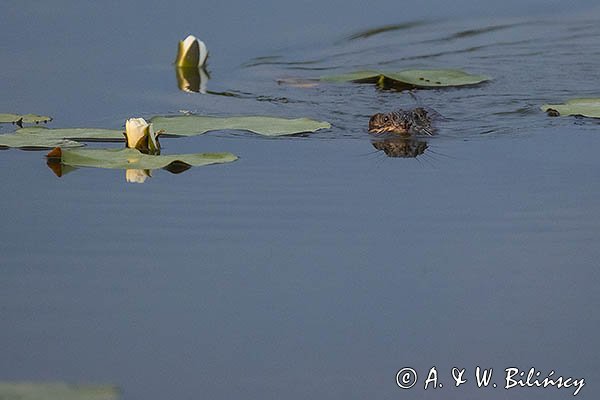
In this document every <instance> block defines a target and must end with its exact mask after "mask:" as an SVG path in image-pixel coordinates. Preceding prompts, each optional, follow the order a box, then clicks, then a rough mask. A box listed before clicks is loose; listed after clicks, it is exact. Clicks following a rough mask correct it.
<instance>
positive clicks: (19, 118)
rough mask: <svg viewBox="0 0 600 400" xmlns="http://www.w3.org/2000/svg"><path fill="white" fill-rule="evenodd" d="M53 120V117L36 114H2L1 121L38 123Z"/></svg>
mask: <svg viewBox="0 0 600 400" xmlns="http://www.w3.org/2000/svg"><path fill="white" fill-rule="evenodd" d="M49 121H52V117H47V116H45V115H36V114H22V115H21V114H0V123H5V124H10V123H12V124H38V123H40V122H49Z"/></svg>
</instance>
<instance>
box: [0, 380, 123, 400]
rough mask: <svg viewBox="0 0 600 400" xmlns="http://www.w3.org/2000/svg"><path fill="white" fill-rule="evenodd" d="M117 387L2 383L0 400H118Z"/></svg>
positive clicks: (57, 383)
mask: <svg viewBox="0 0 600 400" xmlns="http://www.w3.org/2000/svg"><path fill="white" fill-rule="evenodd" d="M118 398H119V389H118V388H117V387H115V386H95V385H67V384H65V383H60V382H56V383H34V382H0V399H3V400H4V399H6V400H117V399H118Z"/></svg>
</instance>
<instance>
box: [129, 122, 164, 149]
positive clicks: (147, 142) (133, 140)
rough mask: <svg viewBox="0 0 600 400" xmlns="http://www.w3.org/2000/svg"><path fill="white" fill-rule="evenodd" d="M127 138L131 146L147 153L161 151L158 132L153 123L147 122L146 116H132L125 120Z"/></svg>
mask: <svg viewBox="0 0 600 400" xmlns="http://www.w3.org/2000/svg"><path fill="white" fill-rule="evenodd" d="M125 138H126V140H127V147H129V148H132V149H138V150H139V151H141V152H142V153H147V154H159V153H160V143H159V142H158V134H157V133H155V132H154V127H153V126H152V124H149V123H147V122H146V120H145V119H144V118H130V119H128V120H127V121H126V122H125Z"/></svg>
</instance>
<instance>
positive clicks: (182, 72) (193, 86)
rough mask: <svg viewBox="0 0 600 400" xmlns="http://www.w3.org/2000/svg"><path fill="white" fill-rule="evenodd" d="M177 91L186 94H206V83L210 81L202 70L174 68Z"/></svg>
mask: <svg viewBox="0 0 600 400" xmlns="http://www.w3.org/2000/svg"><path fill="white" fill-rule="evenodd" d="M175 74H176V76H177V86H178V87H179V90H181V91H184V92H188V93H192V92H193V93H202V94H206V83H207V82H208V80H209V79H210V76H209V75H208V72H206V69H204V68H198V67H175Z"/></svg>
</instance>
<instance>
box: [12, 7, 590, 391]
mask: <svg viewBox="0 0 600 400" xmlns="http://www.w3.org/2000/svg"><path fill="white" fill-rule="evenodd" d="M504 4H505V3H503V5H504ZM5 8H6V12H4V13H3V16H2V17H1V18H2V21H0V22H1V23H0V26H1V28H0V31H1V32H2V38H3V41H4V42H3V43H2V44H1V45H0V53H1V54H2V59H3V72H2V75H3V79H2V80H1V81H0V92H1V93H2V95H1V96H0V111H7V112H10V111H14V112H36V113H44V114H50V115H52V116H54V118H55V119H54V121H53V122H52V125H51V126H54V127H76V126H95V127H106V128H116V129H118V128H120V127H122V125H123V123H124V120H125V119H126V118H128V117H131V116H144V117H149V116H152V115H156V114H171V113H178V112H179V111H180V110H188V111H192V112H197V113H202V114H216V115H240V114H242V115H243V114H265V115H276V116H289V117H292V116H307V117H311V118H315V119H319V120H327V121H330V122H331V123H332V125H333V128H332V129H331V130H327V131H321V132H317V133H315V134H311V135H306V136H301V137H294V138H283V139H264V138H260V137H258V136H253V135H251V134H246V133H240V132H236V133H232V132H218V133H210V134H206V135H203V136H199V137H193V138H185V139H183V138H182V139H177V140H175V139H171V140H166V139H165V140H164V141H163V145H164V147H165V151H166V152H169V153H176V152H191V151H231V152H233V153H235V154H237V155H239V156H240V160H239V161H237V162H235V163H233V164H229V165H220V166H212V167H206V168H197V169H191V170H189V171H187V172H185V173H183V174H180V175H172V174H169V173H167V172H166V171H156V172H155V173H154V176H153V177H152V178H151V179H149V180H148V181H147V183H145V184H143V185H132V184H127V183H126V182H125V177H124V175H125V174H124V172H122V171H110V170H90V169H82V170H77V171H74V172H72V173H69V174H67V175H65V176H63V177H62V178H57V177H55V176H54V174H53V173H52V172H51V170H50V169H48V168H47V167H46V165H45V160H44V159H43V153H41V152H23V151H16V150H8V151H3V152H0V168H2V170H3V171H4V173H3V175H2V176H3V182H4V185H3V187H4V191H3V196H2V200H0V204H1V205H2V210H3V217H4V224H3V229H1V230H0V264H1V265H2V272H3V279H2V281H1V283H0V313H1V319H2V329H1V330H0V343H2V345H1V346H2V347H1V354H2V357H0V379H2V380H65V381H69V382H109V383H115V384H117V385H119V386H120V388H121V389H122V392H123V394H122V397H123V398H124V399H160V398H173V399H179V398H197V397H199V396H204V397H210V398H223V399H229V398H247V399H281V398H291V399H305V398H357V399H358V398H361V399H362V398H385V399H393V398H398V397H407V396H409V397H410V398H457V399H458V398H466V397H468V398H490V399H501V398H502V399H504V398H511V399H513V398H514V399H532V398H539V399H542V398H543V399H566V398H570V397H572V390H567V389H562V390H557V389H552V388H549V389H545V390H542V389H511V390H509V391H506V390H504V389H501V388H497V389H493V388H488V389H477V388H475V385H474V384H472V381H470V383H469V384H465V385H464V386H461V387H460V388H453V387H451V386H452V381H451V380H450V375H449V371H450V368H451V367H454V366H457V367H463V368H467V371H468V372H467V373H468V374H472V371H473V369H474V368H475V366H478V365H479V366H482V367H487V368H492V367H493V368H494V370H495V371H496V372H495V373H498V374H500V373H501V371H502V370H503V369H504V368H507V367H511V366H515V367H519V368H522V369H529V368H531V367H535V368H537V369H538V370H539V371H541V373H542V376H545V375H543V374H548V372H549V371H550V370H555V371H556V374H557V375H558V374H561V375H565V376H573V377H578V378H581V377H584V378H585V379H586V386H585V387H584V388H583V389H582V391H581V393H580V394H579V395H578V397H582V398H592V397H593V396H594V395H597V394H598V393H599V391H598V385H597V382H598V381H600V368H599V365H598V361H597V352H596V351H595V350H596V349H597V348H598V346H599V344H600V343H599V342H598V335H597V331H598V328H599V326H600V319H599V317H598V313H597V312H596V308H597V307H596V305H597V304H599V302H600V298H599V295H598V291H597V290H596V288H597V286H598V283H599V280H600V276H599V274H598V270H597V265H596V264H597V262H596V260H598V259H599V257H600V251H599V250H598V246H597V245H596V239H597V236H598V230H599V227H600V206H599V205H598V202H597V199H598V197H599V195H600V188H599V186H598V184H597V182H598V179H597V178H598V161H597V154H596V153H597V152H596V149H597V148H598V146H599V145H600V136H598V129H599V125H598V123H597V122H596V121H593V120H586V119H578V118H549V117H547V116H546V115H545V114H543V113H542V112H540V111H539V109H538V107H539V105H540V104H542V103H545V102H555V101H558V102H561V101H563V100H565V99H567V98H570V97H585V96H596V97H597V96H598V92H597V89H596V88H595V86H594V82H596V81H597V78H598V76H597V75H598V73H597V65H598V64H599V62H600V53H599V51H598V47H597V37H598V35H599V34H600V28H598V26H600V25H599V24H598V23H597V21H598V17H599V16H600V13H599V12H598V8H597V7H596V6H595V5H593V4H590V3H577V4H576V5H575V6H574V5H572V4H566V3H564V2H558V1H554V2H541V1H533V2H528V3H527V4H522V2H516V1H514V2H508V3H506V5H505V7H504V6H503V7H502V8H501V7H500V5H495V6H491V5H485V6H484V5H483V4H481V3H480V2H473V1H461V2H457V3H456V5H455V6H453V7H452V8H449V7H447V3H446V2H441V1H432V2H427V3H424V4H422V5H416V4H412V3H411V4H410V5H407V4H404V3H400V4H399V3H398V2H389V1H382V2H378V3H374V4H369V5H367V4H366V3H363V2H358V1H355V2H354V1H353V2H332V3H328V4H326V5H323V4H321V3H320V2H302V3H283V4H282V3H272V2H265V3H260V4H257V5H252V6H250V5H248V4H246V3H243V2H229V3H227V2H214V3H203V4H199V3H193V4H192V3H183V2H182V3H177V4H175V5H171V4H169V5H167V4H166V3H165V4H162V3H158V2H155V3H144V4H141V3H138V2H134V1H132V2H125V3H124V4H122V5H120V6H119V8H112V7H107V6H105V5H96V4H87V5H81V4H79V3H77V2H68V1H55V2H46V3H43V4H36V5H33V4H31V5H22V4H21V3H18V2H8V4H7V6H6V7H5ZM188 33H194V34H197V35H198V36H200V37H201V38H202V39H203V40H205V41H206V43H207V45H208V46H209V49H210V50H211V58H210V61H209V67H210V70H211V77H212V78H211V80H210V81H209V82H208V88H209V89H210V90H212V91H220V92H222V91H227V92H229V93H233V94H235V95H236V96H235V97H225V96H216V95H206V96H203V95H198V94H187V93H183V92H181V91H179V90H178V88H177V85H176V75H175V71H174V70H173V68H172V66H171V65H170V62H171V61H172V58H173V57H174V53H175V49H176V48H175V46H176V42H177V40H179V39H181V38H183V37H184V36H185V35H186V34H188ZM448 67H454V68H462V69H465V70H468V71H469V72H472V73H477V74H479V73H481V74H486V75H489V76H491V77H493V80H492V81H490V82H489V83H486V84H483V85H480V86H478V87H474V88H468V89H450V90H444V91H438V90H432V91H417V92H416V93H414V94H413V95H412V96H411V95H409V94H407V93H399V92H394V91H382V90H378V89H377V88H375V87H374V86H371V85H353V84H346V85H329V84H321V85H318V86H315V87H308V88H298V87H293V86H290V85H285V84H278V83H277V80H278V79H284V78H302V79H305V78H314V77H319V76H322V75H327V74H333V73H342V72H347V71H352V70H355V69H365V68H376V69H383V70H398V69H403V68H448ZM417 104H422V105H426V106H429V107H433V108H435V109H436V110H438V111H439V112H440V113H441V114H442V115H444V116H445V117H446V119H445V120H444V121H441V122H440V124H439V135H438V136H436V137H434V138H432V139H428V140H427V143H426V145H427V148H426V149H425V152H424V153H423V154H422V155H420V156H418V157H417V158H391V157H386V155H385V154H384V152H382V151H378V150H377V149H376V148H375V147H374V146H373V144H372V142H371V137H369V135H368V134H367V133H366V124H367V121H368V117H369V116H370V115H371V114H373V113H375V112H380V111H388V110H389V111H391V110H394V109H396V108H398V107H413V106H415V105H417ZM12 129H13V128H12V127H11V126H6V125H3V126H0V130H1V132H8V131H11V130H12ZM93 146H100V144H93ZM111 146H114V144H113V145H111ZM434 365H435V366H436V367H437V368H438V370H439V371H440V381H441V382H443V383H444V386H445V387H444V388H442V389H439V390H437V391H434V390H432V389H429V390H427V391H424V390H422V383H423V381H422V380H423V378H424V374H426V372H427V370H428V369H429V368H431V367H432V366H434ZM406 366H411V367H413V368H415V369H416V370H417V371H418V372H419V375H420V378H421V381H420V383H419V384H418V385H417V386H418V387H415V388H413V389H411V390H410V391H402V390H400V389H399V388H398V387H397V386H396V384H395V381H394V377H395V374H396V372H397V371H398V370H399V369H400V368H402V367H406ZM470 378H472V376H470ZM497 382H498V384H499V385H501V384H502V380H501V377H498V378H497Z"/></svg>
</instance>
